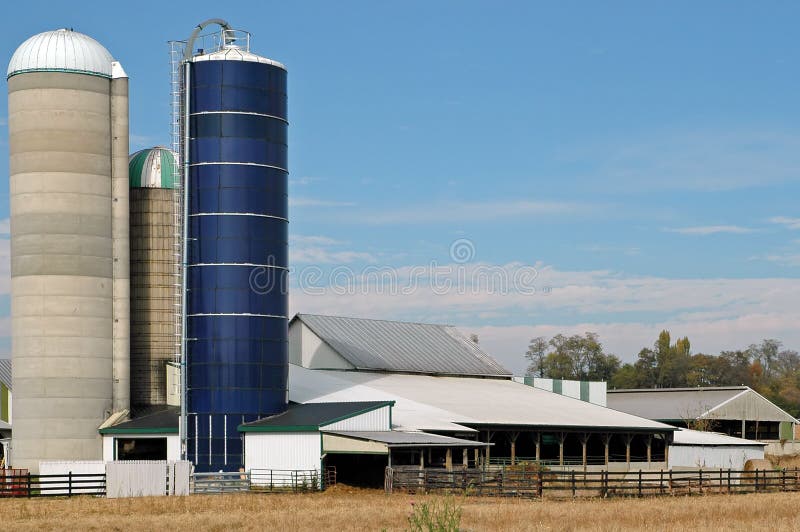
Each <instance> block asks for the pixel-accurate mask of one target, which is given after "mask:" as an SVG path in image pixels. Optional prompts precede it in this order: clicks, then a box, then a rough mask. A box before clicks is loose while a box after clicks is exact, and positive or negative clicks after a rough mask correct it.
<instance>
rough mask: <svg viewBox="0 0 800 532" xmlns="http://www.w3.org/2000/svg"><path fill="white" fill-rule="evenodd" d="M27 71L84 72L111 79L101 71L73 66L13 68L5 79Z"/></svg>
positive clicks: (109, 75) (88, 74)
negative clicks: (79, 68)
mask: <svg viewBox="0 0 800 532" xmlns="http://www.w3.org/2000/svg"><path fill="white" fill-rule="evenodd" d="M29 72H64V73H67V74H85V75H87V76H97V77H98V78H105V79H111V74H103V73H102V72H91V71H89V70H78V69H75V68H25V69H23V70H15V71H14V72H12V73H11V74H9V75H8V76H6V80H9V79H11V78H12V76H16V75H17V74H27V73H29Z"/></svg>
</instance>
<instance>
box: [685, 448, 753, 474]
mask: <svg viewBox="0 0 800 532" xmlns="http://www.w3.org/2000/svg"><path fill="white" fill-rule="evenodd" d="M763 458H764V447H763V446H752V447H746V446H738V447H714V446H699V445H697V446H695V445H670V447H669V467H702V468H704V469H706V468H724V469H728V468H730V469H738V470H741V469H744V464H745V462H747V461H748V460H750V459H763Z"/></svg>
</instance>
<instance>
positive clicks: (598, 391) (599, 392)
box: [589, 381, 608, 406]
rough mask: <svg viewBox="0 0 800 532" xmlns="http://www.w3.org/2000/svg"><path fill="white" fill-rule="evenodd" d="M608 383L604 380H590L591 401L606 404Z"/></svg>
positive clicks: (601, 404)
mask: <svg viewBox="0 0 800 532" xmlns="http://www.w3.org/2000/svg"><path fill="white" fill-rule="evenodd" d="M607 386H608V384H607V383H605V382H603V381H589V402H590V403H594V404H596V405H600V406H608V405H607V404H606V390H607Z"/></svg>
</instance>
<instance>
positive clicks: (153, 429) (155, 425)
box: [99, 406, 180, 434]
mask: <svg viewBox="0 0 800 532" xmlns="http://www.w3.org/2000/svg"><path fill="white" fill-rule="evenodd" d="M179 424H180V408H179V407H177V406H168V407H163V408H162V409H158V410H155V411H153V410H150V411H149V412H148V413H146V414H144V415H140V416H138V417H134V418H133V419H131V420H128V421H123V422H122V423H117V424H116V425H112V426H110V427H103V428H101V429H100V431H99V432H100V434H177V433H178V425H179Z"/></svg>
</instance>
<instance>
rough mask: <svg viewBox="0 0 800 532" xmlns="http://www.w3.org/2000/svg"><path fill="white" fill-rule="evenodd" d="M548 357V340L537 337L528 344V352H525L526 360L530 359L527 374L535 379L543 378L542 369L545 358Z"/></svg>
mask: <svg viewBox="0 0 800 532" xmlns="http://www.w3.org/2000/svg"><path fill="white" fill-rule="evenodd" d="M546 355H547V339H546V338H545V337H543V336H537V337H536V338H534V339H532V340H531V341H530V343H529V344H528V350H527V351H526V352H525V358H527V359H528V361H529V362H530V364H528V371H527V374H528V375H531V376H534V377H543V376H544V374H543V373H542V368H543V364H544V357H545V356H546Z"/></svg>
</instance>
